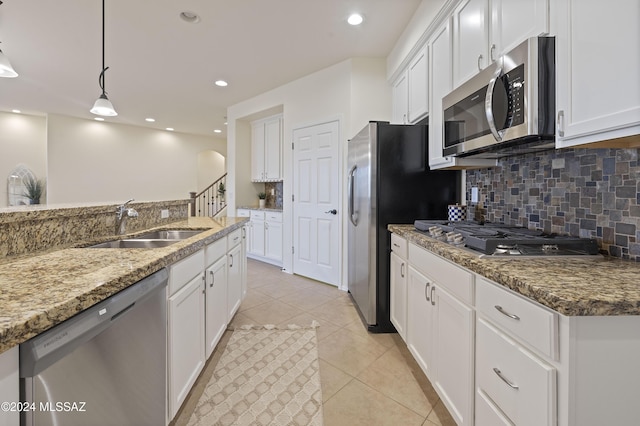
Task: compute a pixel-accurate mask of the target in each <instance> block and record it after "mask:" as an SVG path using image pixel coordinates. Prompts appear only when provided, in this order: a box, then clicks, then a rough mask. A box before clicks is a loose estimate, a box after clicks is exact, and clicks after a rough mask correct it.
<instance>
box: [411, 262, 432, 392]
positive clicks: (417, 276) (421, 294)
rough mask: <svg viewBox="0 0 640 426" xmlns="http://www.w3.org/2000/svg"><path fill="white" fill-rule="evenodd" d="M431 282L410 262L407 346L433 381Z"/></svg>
mask: <svg viewBox="0 0 640 426" xmlns="http://www.w3.org/2000/svg"><path fill="white" fill-rule="evenodd" d="M432 286H433V282H432V281H431V280H430V279H429V278H427V277H426V276H425V275H423V274H421V273H420V272H418V271H417V270H416V269H415V268H414V267H413V266H412V265H411V264H410V265H409V275H408V280H407V348H409V352H411V355H413V357H414V358H415V360H416V362H417V363H418V365H419V366H420V368H421V369H422V371H424V374H426V375H427V377H428V378H429V380H431V382H432V383H433V382H434V381H435V380H434V379H435V370H434V366H433V363H432V359H433V346H434V344H435V341H434V338H433V330H434V326H433V322H434V321H435V319H434V312H435V310H434V309H433V306H432V305H431V296H430V293H431V288H432Z"/></svg>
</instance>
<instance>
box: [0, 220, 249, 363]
mask: <svg viewBox="0 0 640 426" xmlns="http://www.w3.org/2000/svg"><path fill="white" fill-rule="evenodd" d="M247 220H248V219H247V218H228V217H223V218H220V219H212V218H206V217H190V218H188V219H186V220H183V221H179V222H173V223H171V224H168V225H164V226H159V227H156V228H152V229H205V231H204V232H202V233H200V234H198V235H196V236H194V237H191V238H189V239H186V240H183V241H179V242H177V243H175V244H172V245H170V246H167V247H163V248H156V249H106V248H105V249H90V248H82V247H86V246H88V245H90V244H95V243H99V242H102V241H105V240H107V239H110V238H102V239H101V240H94V241H86V242H84V243H78V244H77V245H76V247H78V248H64V249H58V250H49V251H46V252H43V253H36V254H34V255H22V256H17V257H15V258H5V259H3V260H2V262H0V353H1V352H4V351H6V350H8V349H9V348H11V347H13V346H16V345H19V344H20V343H22V342H25V341H27V340H28V339H30V338H31V337H33V336H36V335H38V334H40V333H42V332H43V331H45V330H47V329H49V328H51V327H53V326H54V325H56V324H59V323H61V322H62V321H64V320H66V319H68V318H70V317H72V316H73V315H75V314H77V313H78V312H80V311H82V310H84V309H87V308H88V307H90V306H92V305H94V304H96V303H98V302H100V301H102V300H104V299H106V298H108V297H110V296H112V295H113V294H115V293H117V292H118V291H120V290H122V289H124V288H126V287H128V286H130V285H132V284H134V283H136V282H137V281H139V280H140V279H142V278H144V277H146V276H147V275H150V274H152V273H154V272H156V271H158V270H160V269H161V268H163V267H165V266H167V265H169V264H171V263H173V262H175V261H176V260H179V259H181V258H183V257H185V256H187V255H189V254H191V253H194V252H196V251H198V250H200V249H202V248H203V247H205V246H206V245H207V244H209V243H211V242H213V241H215V240H217V239H219V238H222V237H224V236H225V235H227V234H229V233H230V232H232V231H234V230H235V229H238V228H239V227H241V226H242V225H243V224H244V223H245V222H247ZM140 233H142V232H136V233H135V234H128V235H127V236H135V235H136V234H140ZM203 266H204V265H203Z"/></svg>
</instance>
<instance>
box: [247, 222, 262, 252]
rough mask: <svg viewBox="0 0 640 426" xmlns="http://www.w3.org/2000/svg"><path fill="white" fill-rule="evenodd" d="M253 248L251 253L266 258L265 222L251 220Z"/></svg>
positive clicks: (251, 247)
mask: <svg viewBox="0 0 640 426" xmlns="http://www.w3.org/2000/svg"><path fill="white" fill-rule="evenodd" d="M250 231H251V237H250V240H251V246H250V249H251V250H250V251H249V253H251V254H255V255H256V256H264V253H265V243H266V241H265V221H264V220H254V219H252V220H251V229H250Z"/></svg>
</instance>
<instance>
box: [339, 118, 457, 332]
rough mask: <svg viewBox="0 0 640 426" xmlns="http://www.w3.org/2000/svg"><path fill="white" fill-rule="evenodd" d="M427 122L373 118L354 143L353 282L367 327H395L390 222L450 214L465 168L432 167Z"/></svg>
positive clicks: (350, 185)
mask: <svg viewBox="0 0 640 426" xmlns="http://www.w3.org/2000/svg"><path fill="white" fill-rule="evenodd" d="M427 135H428V132H427V126H426V125H394V124H389V123H387V122H375V121H372V122H370V123H369V124H368V125H367V126H366V127H365V128H364V129H362V130H361V131H360V132H359V133H358V134H357V135H356V136H354V137H353V138H352V139H351V140H349V142H348V160H347V164H348V169H347V170H348V178H347V192H348V197H347V198H348V200H347V203H348V205H347V211H348V213H347V215H348V218H349V220H348V239H349V247H348V271H349V273H348V280H349V282H348V287H349V293H350V294H351V297H352V299H353V300H354V302H355V304H356V306H357V308H358V311H359V313H360V315H361V317H362V319H363V322H364V323H365V324H366V326H367V329H368V330H369V331H371V332H374V333H386V332H394V331H395V328H394V327H393V325H392V324H391V320H390V316H389V309H390V300H389V257H390V253H391V247H390V240H391V237H390V234H389V231H387V225H388V224H391V223H393V224H412V223H413V221H414V220H416V219H446V217H447V206H448V205H449V204H455V203H456V202H459V201H460V172H459V171H442V170H439V171H431V170H429V167H428V151H429V148H428V147H429V144H428V140H427V137H428V136H427Z"/></svg>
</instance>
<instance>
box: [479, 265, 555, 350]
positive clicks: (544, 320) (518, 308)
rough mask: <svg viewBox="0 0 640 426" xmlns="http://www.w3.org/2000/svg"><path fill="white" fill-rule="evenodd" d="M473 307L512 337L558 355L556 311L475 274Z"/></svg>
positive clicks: (537, 348)
mask: <svg viewBox="0 0 640 426" xmlns="http://www.w3.org/2000/svg"><path fill="white" fill-rule="evenodd" d="M477 281H478V282H477V289H476V309H477V310H478V312H480V313H481V314H482V315H484V316H486V317H487V318H489V319H490V320H491V321H492V322H493V323H495V324H496V325H497V326H499V327H500V328H502V329H504V330H505V331H507V332H509V333H512V334H513V337H514V338H516V339H519V340H521V341H522V342H524V343H525V344H527V345H530V346H531V347H532V348H534V349H535V350H537V351H540V353H541V354H543V355H546V356H548V357H550V358H552V359H558V314H557V313H554V312H550V311H548V310H546V309H545V308H543V307H541V306H538V305H536V304H535V303H534V302H532V301H529V300H525V299H524V298H523V297H521V296H518V295H516V294H513V293H511V292H510V291H509V290H507V289H505V288H501V287H500V286H499V285H497V284H492V283H491V282H489V281H487V280H486V279H484V278H480V277H478V280H477Z"/></svg>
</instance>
